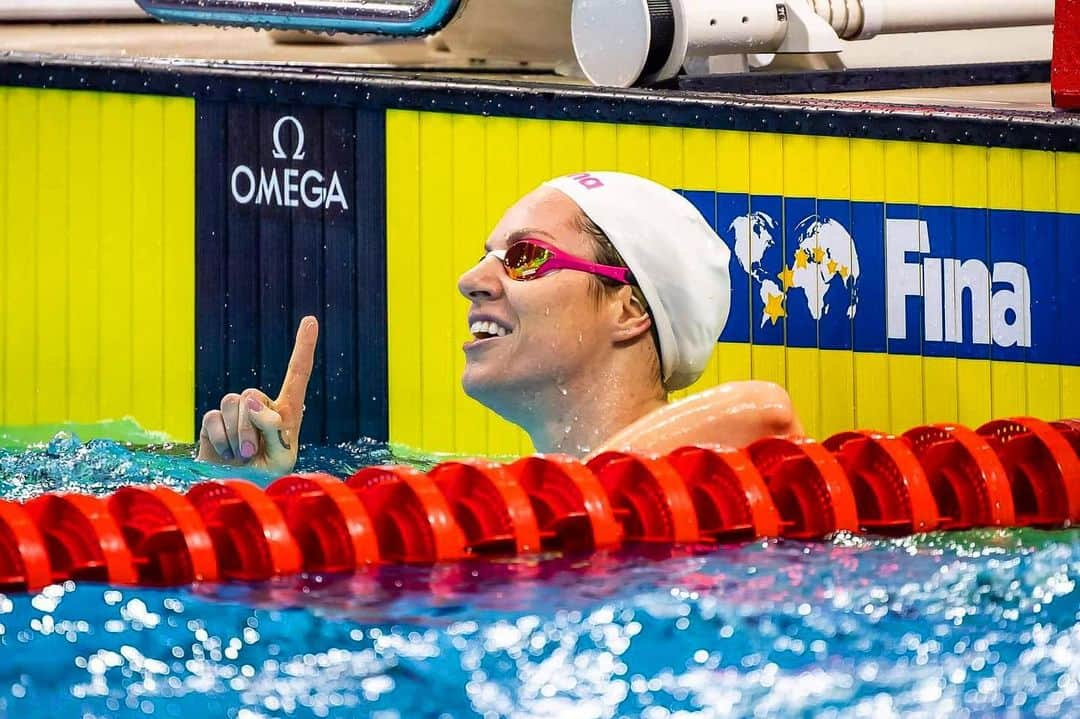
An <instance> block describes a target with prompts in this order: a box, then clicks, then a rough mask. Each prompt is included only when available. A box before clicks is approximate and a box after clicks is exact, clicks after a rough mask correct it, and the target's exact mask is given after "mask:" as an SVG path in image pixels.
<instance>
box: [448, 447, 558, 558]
mask: <svg viewBox="0 0 1080 719" xmlns="http://www.w3.org/2000/svg"><path fill="white" fill-rule="evenodd" d="M428 477H430V478H431V480H432V481H433V482H435V486H437V487H438V488H439V490H440V491H441V492H442V493H443V496H444V497H446V501H447V502H449V503H450V511H451V512H453V514H454V518H455V519H456V520H457V523H458V525H459V526H460V527H461V529H462V531H463V532H465V542H466V545H467V547H468V549H469V551H470V552H471V553H472V554H482V555H490V554H533V553H535V552H538V551H540V528H539V527H538V526H537V524H536V515H535V514H533V510H532V503H531V502H530V501H529V496H528V495H527V494H526V493H525V490H524V489H522V488H521V485H520V484H518V483H517V482H516V481H515V480H514V478H513V476H512V475H511V474H509V473H507V472H506V471H505V470H504V469H503V467H502V465H499V464H495V463H494V462H487V461H483V460H458V461H453V462H443V463H441V464H439V465H437V466H435V467H434V468H433V469H432V470H431V471H429V472H428Z"/></svg>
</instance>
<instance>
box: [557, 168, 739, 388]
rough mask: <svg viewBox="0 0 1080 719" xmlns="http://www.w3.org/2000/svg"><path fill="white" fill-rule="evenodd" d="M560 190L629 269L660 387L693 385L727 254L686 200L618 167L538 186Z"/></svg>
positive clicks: (724, 302)
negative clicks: (645, 315)
mask: <svg viewBox="0 0 1080 719" xmlns="http://www.w3.org/2000/svg"><path fill="white" fill-rule="evenodd" d="M544 186H545V187H552V188H554V189H556V190H558V191H560V192H562V193H563V194H565V195H567V196H568V197H570V199H572V200H573V201H574V202H575V203H577V205H578V207H580V208H581V209H582V211H583V212H584V213H585V214H586V215H588V216H589V218H590V219H591V220H592V221H593V222H595V223H596V225H597V226H598V227H600V229H602V230H603V231H604V234H606V235H607V236H608V239H610V240H611V243H612V244H613V245H614V246H615V249H616V250H618V251H619V254H620V255H622V258H623V259H624V260H626V266H627V267H629V268H630V271H631V272H633V273H634V277H635V279H636V280H637V284H638V285H639V286H640V287H641V291H642V293H643V294H644V295H645V299H646V300H648V302H649V311H650V314H651V315H652V321H653V323H655V325H656V330H657V336H658V337H659V339H660V360H661V365H662V371H663V379H664V388H665V389H667V390H669V391H671V390H676V389H682V388H683V387H687V386H689V385H691V384H693V383H694V381H696V380H697V378H698V377H700V376H701V373H702V372H704V371H705V365H706V364H707V363H708V361H709V357H710V356H711V355H712V352H713V348H714V347H715V346H716V341H717V339H718V338H719V337H720V333H721V332H722V331H723V329H724V325H725V324H726V323H727V317H728V310H729V309H730V308H731V278H730V276H729V274H728V264H729V262H730V260H731V251H730V250H729V249H728V247H727V245H726V244H725V243H724V241H723V240H721V239H720V237H719V236H718V235H717V234H716V232H715V231H714V230H713V228H712V227H710V226H709V223H708V222H706V221H705V218H704V217H702V216H701V213H700V212H698V210H697V208H695V207H694V206H693V205H692V204H691V203H690V201H689V200H687V199H686V198H685V197H683V196H682V195H680V194H678V193H677V192H675V191H673V190H670V189H668V188H666V187H664V186H663V185H659V184H657V183H655V182H653V181H651V180H646V179H645V178H643V177H637V176H636V175H627V174H625V173H622V172H584V173H581V174H578V175H567V176H565V177H559V178H556V179H554V180H549V181H548V182H545V183H544Z"/></svg>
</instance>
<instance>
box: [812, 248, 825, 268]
mask: <svg viewBox="0 0 1080 719" xmlns="http://www.w3.org/2000/svg"><path fill="white" fill-rule="evenodd" d="M823 259H825V250H823V249H821V245H818V246H817V247H815V248H814V262H817V263H818V264H821V261H822V260H823Z"/></svg>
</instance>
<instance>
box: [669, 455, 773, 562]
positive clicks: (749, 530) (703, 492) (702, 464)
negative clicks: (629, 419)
mask: <svg viewBox="0 0 1080 719" xmlns="http://www.w3.org/2000/svg"><path fill="white" fill-rule="evenodd" d="M667 461H668V464H670V465H671V466H672V467H674V468H675V470H676V471H677V472H678V473H679V474H680V476H682V478H683V481H685V482H686V486H687V487H688V488H689V490H690V496H691V498H692V499H693V502H694V509H695V510H696V511H697V520H698V527H699V531H700V532H701V534H702V536H706V537H709V538H711V539H713V540H715V541H727V542H730V541H739V540H745V539H755V538H757V537H779V536H780V513H779V512H778V511H777V510H776V504H775V503H774V502H773V499H772V495H770V494H769V489H768V487H766V486H765V480H764V478H763V477H762V476H761V473H760V472H758V470H757V467H755V466H754V464H753V462H751V461H750V457H749V455H747V454H746V453H745V452H743V451H742V450H738V449H727V448H723V447H680V448H679V449H676V450H675V451H673V452H671V453H670V454H669V455H668V456H667Z"/></svg>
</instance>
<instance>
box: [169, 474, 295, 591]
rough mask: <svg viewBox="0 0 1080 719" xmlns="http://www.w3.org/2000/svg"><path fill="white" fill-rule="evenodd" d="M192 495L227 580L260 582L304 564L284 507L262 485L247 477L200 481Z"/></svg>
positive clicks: (290, 571) (284, 573) (219, 566)
mask: <svg viewBox="0 0 1080 719" xmlns="http://www.w3.org/2000/svg"><path fill="white" fill-rule="evenodd" d="M187 498H188V499H189V500H190V501H191V503H192V504H193V505H194V506H195V509H196V510H198V512H199V514H200V515H201V516H202V519H203V522H204V523H205V524H206V528H207V530H209V532H210V537H211V539H212V540H213V543H214V550H215V553H216V554H217V559H218V568H219V570H220V572H221V576H222V577H223V578H225V579H232V580H237V581H241V582H258V581H265V580H267V579H270V578H272V577H281V576H285V575H288V574H296V573H298V572H299V571H300V570H301V568H302V567H303V562H302V560H301V557H300V548H299V547H297V546H296V540H294V539H293V536H292V534H291V533H290V532H289V527H288V525H287V524H286V523H285V518H284V517H283V516H282V514H281V510H280V509H278V507H277V505H276V504H274V502H273V501H272V500H271V499H270V498H269V497H268V496H266V494H265V493H264V492H263V491H262V490H261V489H260V488H259V487H258V486H256V485H254V484H252V483H251V482H248V481H247V480H243V479H224V480H212V481H209V482H200V483H199V484H196V485H195V486H194V487H192V488H191V489H189V490H188V493H187Z"/></svg>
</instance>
